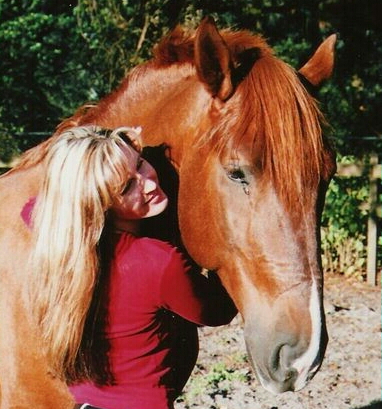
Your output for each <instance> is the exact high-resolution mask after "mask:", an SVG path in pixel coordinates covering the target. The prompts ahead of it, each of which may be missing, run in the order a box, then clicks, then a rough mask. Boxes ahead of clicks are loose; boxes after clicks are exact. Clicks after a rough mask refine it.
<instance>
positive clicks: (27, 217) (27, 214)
mask: <svg viewBox="0 0 382 409" xmlns="http://www.w3.org/2000/svg"><path fill="white" fill-rule="evenodd" d="M35 203H36V198H35V197H31V198H30V199H29V200H28V201H27V202H26V203H25V205H24V207H23V209H22V210H21V213H20V216H21V218H22V219H23V220H24V223H25V224H26V225H27V226H28V227H32V220H31V219H32V211H33V208H34V205H35Z"/></svg>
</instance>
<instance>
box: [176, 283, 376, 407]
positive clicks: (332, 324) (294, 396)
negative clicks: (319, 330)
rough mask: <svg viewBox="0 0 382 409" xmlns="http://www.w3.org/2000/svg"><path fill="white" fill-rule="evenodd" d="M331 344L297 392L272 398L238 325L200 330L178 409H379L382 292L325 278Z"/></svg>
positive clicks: (326, 307)
mask: <svg viewBox="0 0 382 409" xmlns="http://www.w3.org/2000/svg"><path fill="white" fill-rule="evenodd" d="M325 280H326V282H325V310H326V316H327V326H328V332H329V337H330V340H329V344H328V348H327V351H326V356H325V359H324V363H323V365H322V367H321V369H320V371H319V372H318V373H317V375H316V376H315V377H314V378H313V380H312V381H311V382H310V383H309V384H308V385H307V386H306V387H305V388H304V389H303V390H301V391H299V392H286V393H284V394H281V395H272V394H271V393H269V392H267V391H266V390H264V389H263V388H262V387H261V385H260V384H259V383H258V381H257V380H256V379H255V377H254V374H253V372H252V371H251V369H250V366H249V364H248V362H247V358H246V353H245V346H244V339H243V334H242V326H241V319H240V318H239V317H236V318H235V320H234V321H233V322H232V323H231V324H230V325H228V326H225V327H219V328H202V329H201V330H200V348H201V349H200V354H199V359H198V363H197V365H196V368H195V370H194V372H193V374H192V375H191V378H190V380H189V382H188V384H187V385H186V388H185V391H184V394H183V395H182V396H181V397H180V398H179V399H178V401H177V403H176V405H175V408H176V409H191V408H200V409H360V408H363V409H366V408H368V409H377V408H378V409H381V408H382V400H381V287H380V286H377V287H372V286H370V285H368V284H366V283H361V282H357V281H355V280H352V279H347V278H344V277H343V276H339V275H326V277H325Z"/></svg>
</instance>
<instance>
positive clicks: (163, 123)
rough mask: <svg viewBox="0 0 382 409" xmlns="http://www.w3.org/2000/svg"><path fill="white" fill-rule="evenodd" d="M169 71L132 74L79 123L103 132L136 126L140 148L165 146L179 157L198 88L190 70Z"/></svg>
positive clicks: (150, 70)
mask: <svg viewBox="0 0 382 409" xmlns="http://www.w3.org/2000/svg"><path fill="white" fill-rule="evenodd" d="M169 70H170V71H173V70H174V68H173V67H169V68H167V69H164V68H162V69H158V70H155V69H148V70H147V69H146V71H145V73H144V75H141V76H139V75H135V73H136V72H135V73H134V75H133V76H131V75H130V76H129V77H127V78H126V79H125V81H124V82H123V83H122V84H121V86H120V88H119V89H117V90H116V91H115V92H114V93H112V94H111V95H109V96H107V97H105V98H104V99H103V100H101V101H100V102H99V103H98V105H97V106H96V107H95V108H93V109H91V110H89V111H88V112H87V113H86V115H84V117H83V118H82V121H81V122H82V123H83V124H85V123H94V124H98V125H100V126H103V127H107V128H116V127H119V126H140V127H142V139H143V143H144V145H146V146H158V145H161V144H166V145H168V146H170V147H171V148H173V149H174V154H176V155H177V156H179V155H180V154H181V151H182V149H183V146H184V143H185V140H186V134H187V132H189V130H190V129H191V128H192V125H191V126H190V123H189V120H188V117H187V115H188V113H189V112H193V111H195V107H193V104H194V103H195V102H194V101H195V100H196V98H193V97H192V96H193V95H194V94H195V93H197V90H198V89H200V88H201V85H200V84H198V82H197V80H196V77H195V76H194V77H193V78H194V79H193V80H192V79H191V80H190V77H192V76H190V72H192V71H190V68H185V69H184V70H179V69H178V71H175V73H173V72H171V73H170V72H168V71H169ZM186 74H188V79H186V76H187V75H186ZM194 115H195V113H194Z"/></svg>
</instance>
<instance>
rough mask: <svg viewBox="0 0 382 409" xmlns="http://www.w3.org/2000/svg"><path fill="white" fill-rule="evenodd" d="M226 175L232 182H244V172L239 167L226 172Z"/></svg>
mask: <svg viewBox="0 0 382 409" xmlns="http://www.w3.org/2000/svg"><path fill="white" fill-rule="evenodd" d="M228 177H229V178H230V179H231V180H233V181H234V182H241V183H243V182H244V183H245V182H246V180H245V174H244V172H243V171H242V170H241V169H233V170H230V171H229V172H228Z"/></svg>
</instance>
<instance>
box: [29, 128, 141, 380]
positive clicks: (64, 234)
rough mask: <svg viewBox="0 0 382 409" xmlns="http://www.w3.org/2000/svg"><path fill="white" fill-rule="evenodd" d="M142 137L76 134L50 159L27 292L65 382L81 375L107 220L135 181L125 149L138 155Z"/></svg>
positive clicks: (57, 145) (130, 132)
mask: <svg viewBox="0 0 382 409" xmlns="http://www.w3.org/2000/svg"><path fill="white" fill-rule="evenodd" d="M139 131H140V130H139V129H133V128H118V129H116V130H114V131H110V130H103V129H102V128H99V127H96V126H81V127H75V128H71V129H68V130H66V131H65V132H63V133H62V134H61V135H59V136H58V137H57V139H56V140H55V141H54V143H53V144H52V145H51V147H50V149H49V152H48V154H47V158H46V161H47V162H46V163H47V165H46V176H45V179H44V181H43V185H42V188H41V191H40V192H39V194H38V197H37V201H36V205H35V208H34V211H33V219H32V220H33V239H34V246H33V248H34V251H33V253H32V255H31V281H30V283H29V284H28V286H29V296H30V301H31V307H32V309H33V312H34V314H35V317H36V319H37V321H38V324H39V326H40V328H41V333H42V339H43V342H44V348H45V350H46V355H47V358H48V360H49V362H50V363H51V366H52V370H53V371H54V373H55V374H56V375H57V376H60V377H61V378H63V377H65V374H71V373H75V369H74V368H75V361H76V359H77V354H78V351H79V348H80V344H81V339H82V335H83V330H84V325H85V321H86V316H87V313H88V310H89V307H90V304H91V302H92V296H93V291H94V288H95V285H96V282H97V280H98V275H99V268H100V260H99V255H98V243H99V240H100V237H101V234H102V232H103V229H104V226H105V215H106V212H107V210H108V209H109V208H110V206H111V205H112V204H113V200H114V199H115V197H116V196H117V195H118V194H120V193H121V191H122V190H123V187H124V185H125V183H126V180H127V179H128V177H129V166H128V165H129V157H126V152H128V150H127V151H126V149H125V150H123V148H124V147H126V146H128V145H132V146H133V147H134V148H135V149H138V150H140V144H139ZM124 139H125V140H124ZM69 378H70V376H69Z"/></svg>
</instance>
